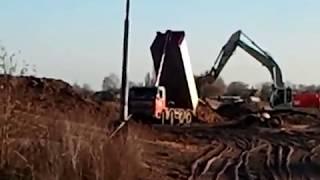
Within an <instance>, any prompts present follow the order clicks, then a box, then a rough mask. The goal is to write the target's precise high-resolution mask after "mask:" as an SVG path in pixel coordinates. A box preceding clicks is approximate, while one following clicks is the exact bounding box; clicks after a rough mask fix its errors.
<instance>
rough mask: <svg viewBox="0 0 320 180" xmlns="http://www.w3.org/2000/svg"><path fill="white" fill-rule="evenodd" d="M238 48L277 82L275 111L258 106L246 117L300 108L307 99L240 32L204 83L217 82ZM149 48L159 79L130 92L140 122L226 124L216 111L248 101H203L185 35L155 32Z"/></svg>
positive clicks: (132, 110)
mask: <svg viewBox="0 0 320 180" xmlns="http://www.w3.org/2000/svg"><path fill="white" fill-rule="evenodd" d="M241 36H244V37H245V38H247V39H248V40H249V42H251V43H252V44H253V46H254V47H251V46H249V45H248V44H247V43H245V42H244V41H242V40H241ZM238 46H239V47H241V48H242V49H243V50H244V51H246V52H247V53H248V54H250V55H251V56H252V57H254V58H255V59H256V60H257V61H258V62H260V63H261V64H262V65H263V66H265V67H266V68H267V69H268V70H269V72H270V74H271V78H272V80H273V85H272V94H271V97H270V105H271V111H270V110H265V109H262V110H261V109H259V108H258V109H255V108H254V109H255V110H253V111H252V110H248V111H246V114H248V115H249V114H259V116H260V115H261V114H263V116H264V117H263V118H266V119H270V118H271V116H269V115H268V116H266V114H265V113H266V112H268V113H272V112H275V111H274V110H281V112H282V110H289V111H291V110H292V107H293V106H295V107H297V106H299V101H297V100H299V99H300V100H302V99H306V98H305V96H302V95H297V94H295V95H293V94H292V90H291V88H290V87H286V85H285V83H284V82H283V78H282V72H281V69H280V67H279V65H278V64H277V63H276V61H275V60H274V59H273V58H272V57H271V55H269V54H268V53H267V52H265V51H264V50H263V49H262V48H260V47H259V46H258V45H257V44H256V43H255V42H254V41H252V40H251V39H250V38H249V37H248V36H246V35H245V34H244V33H243V32H242V31H240V30H239V31H237V32H235V33H234V34H232V36H231V37H230V39H229V40H228V41H227V43H226V44H225V45H224V46H223V47H222V49H221V51H220V53H219V55H218V57H217V59H216V61H215V63H214V66H213V67H212V68H211V70H210V71H209V73H208V74H206V75H204V76H202V77H200V80H201V78H208V77H209V78H211V79H212V81H215V80H216V79H217V77H219V75H220V73H221V71H222V70H223V68H224V67H225V65H226V63H227V62H228V60H229V59H230V57H231V56H232V54H233V53H234V51H235V50H236V48H237V47H238ZM150 50H151V55H152V59H153V65H154V71H155V75H156V79H155V82H154V84H153V85H151V86H148V87H131V88H130V89H129V101H128V102H129V114H131V115H133V116H136V117H139V119H140V118H141V119H147V120H152V123H157V122H158V123H162V124H165V123H167V122H168V123H170V124H172V125H173V124H191V123H192V122H205V123H217V122H218V121H224V120H223V119H222V118H221V117H220V114H219V113H218V112H217V110H218V108H220V107H223V108H220V109H222V110H223V109H224V110H226V109H228V108H229V107H233V108H239V106H234V105H233V104H241V103H243V102H244V101H243V100H241V99H239V98H230V97H227V98H226V99H227V100H228V101H229V102H228V104H227V106H221V104H223V103H220V102H217V101H213V103H208V101H207V100H203V99H200V98H199V94H198V91H197V87H196V83H195V78H194V75H193V72H192V68H191V62H190V57H189V54H188V48H187V42H186V38H185V32H184V31H171V30H167V31H166V32H165V33H161V32H157V35H156V37H155V39H154V41H153V43H152V45H151V47H150ZM197 80H198V79H197ZM302 97H304V98H302ZM220 100H221V98H220ZM309 101H310V100H309ZM310 102H311V101H310ZM215 103H216V104H215ZM254 103H255V102H254ZM300 106H301V103H300ZM229 109H230V108H229ZM208 112H209V113H208ZM241 112H243V111H241ZM277 112H280V111H277ZM274 117H275V116H274Z"/></svg>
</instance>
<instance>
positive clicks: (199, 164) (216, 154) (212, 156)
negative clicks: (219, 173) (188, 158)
mask: <svg viewBox="0 0 320 180" xmlns="http://www.w3.org/2000/svg"><path fill="white" fill-rule="evenodd" d="M231 150H232V148H231V147H229V146H228V145H226V144H223V143H219V144H218V147H215V148H212V149H211V150H209V151H208V152H206V153H205V154H204V155H202V156H200V157H199V158H198V159H196V160H195V162H194V163H192V165H191V174H190V176H189V177H188V180H193V179H196V178H198V177H200V176H201V175H204V174H205V173H207V171H208V170H209V169H210V167H211V165H212V164H213V162H215V161H216V160H218V159H221V157H222V156H223V154H224V153H227V152H231ZM203 163H205V164H203ZM202 168H203V169H202ZM201 169H202V170H201Z"/></svg>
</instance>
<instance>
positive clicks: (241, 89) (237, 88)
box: [226, 81, 249, 96]
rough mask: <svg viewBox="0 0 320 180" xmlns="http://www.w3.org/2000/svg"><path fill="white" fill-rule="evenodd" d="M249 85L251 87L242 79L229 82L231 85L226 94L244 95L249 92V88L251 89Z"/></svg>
mask: <svg viewBox="0 0 320 180" xmlns="http://www.w3.org/2000/svg"><path fill="white" fill-rule="evenodd" d="M248 87H249V85H248V84H246V83H244V82H241V81H234V82H231V83H230V84H229V86H228V87H227V90H226V95H229V96H242V95H243V94H244V93H246V92H247V90H248V89H249V88H248Z"/></svg>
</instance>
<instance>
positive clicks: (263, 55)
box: [204, 30, 320, 110]
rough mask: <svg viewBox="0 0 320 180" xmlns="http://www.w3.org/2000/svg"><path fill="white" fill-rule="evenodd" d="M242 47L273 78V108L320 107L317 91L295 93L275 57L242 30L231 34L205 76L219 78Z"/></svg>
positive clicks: (271, 98) (271, 102)
mask: <svg viewBox="0 0 320 180" xmlns="http://www.w3.org/2000/svg"><path fill="white" fill-rule="evenodd" d="M241 37H243V38H245V39H246V40H248V41H249V42H250V43H251V44H252V45H253V46H250V45H249V44H247V43H246V42H245V41H243V40H242V39H241ZM237 47H240V48H241V49H243V50H244V51H245V52H247V53H248V54H249V55H251V56H252V57H253V58H254V59H256V60H257V61H258V62H260V63H261V64H262V65H263V66H264V67H266V68H267V69H268V71H269V72H270V74H271V78H272V81H273V83H272V92H271V96H270V100H269V103H270V106H271V108H272V109H273V110H290V109H293V108H300V107H302V108H315V107H316V108H319V107H320V106H319V102H320V98H319V97H320V96H319V94H317V93H299V92H295V93H293V91H292V89H291V88H290V87H287V86H286V85H285V83H284V81H283V76H282V71H281V68H280V67H279V65H278V64H277V63H276V61H275V60H274V59H273V57H272V56H271V55H270V54H269V53H267V52H266V51H264V50H263V49H262V48H261V47H260V46H258V45H257V44H256V43H255V42H254V41H253V40H252V39H251V38H249V37H248V36H247V35H246V34H245V33H243V32H242V31H241V30H238V31H236V32H235V33H233V34H232V35H231V37H230V38H229V40H228V41H227V43H226V44H225V45H224V46H223V47H222V49H221V51H220V52H219V54H218V56H217V58H216V60H215V62H214V65H213V67H212V68H211V70H210V71H209V73H208V74H206V75H205V76H204V77H208V76H211V77H212V78H213V80H215V79H217V78H218V77H219V75H220V73H221V71H222V70H223V68H224V67H225V65H226V64H227V62H228V60H229V59H230V57H231V56H232V55H233V53H234V52H235V51H236V49H237Z"/></svg>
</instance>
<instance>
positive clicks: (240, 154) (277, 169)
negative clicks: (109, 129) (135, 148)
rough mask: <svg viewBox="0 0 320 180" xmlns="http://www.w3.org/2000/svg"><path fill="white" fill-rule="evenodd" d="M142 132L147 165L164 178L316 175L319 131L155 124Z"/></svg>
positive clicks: (298, 177)
mask: <svg viewBox="0 0 320 180" xmlns="http://www.w3.org/2000/svg"><path fill="white" fill-rule="evenodd" d="M144 131H145V133H149V135H146V134H144V136H140V138H139V139H138V141H139V142H140V143H141V144H142V146H143V147H145V150H144V161H145V166H146V168H149V170H150V171H151V172H153V173H155V174H158V175H159V176H161V175H162V176H164V177H162V178H164V179H188V180H192V179H318V178H319V177H320V171H319V170H320V166H319V164H318V161H319V155H318V153H319V148H320V145H319V142H320V141H319V140H320V139H319V138H320V129H319V128H314V129H311V130H310V131H308V132H307V131H305V130H303V131H301V130H300V129H296V130H292V131H291V132H286V131H281V130H274V129H268V128H260V127H248V128H245V129H237V128H228V127H223V128H205V127H197V128H183V127H181V128H176V127H175V128H172V127H160V126H159V127H153V128H152V129H148V128H146V127H145V128H144ZM146 131H148V132H146ZM142 134H143V133H142ZM151 134H152V135H151ZM146 137H149V138H146ZM155 176H156V175H155Z"/></svg>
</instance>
